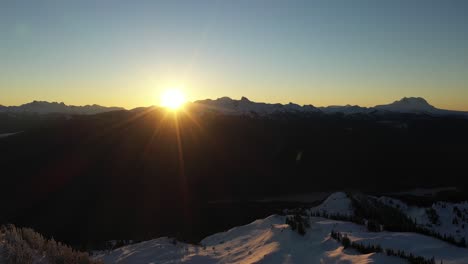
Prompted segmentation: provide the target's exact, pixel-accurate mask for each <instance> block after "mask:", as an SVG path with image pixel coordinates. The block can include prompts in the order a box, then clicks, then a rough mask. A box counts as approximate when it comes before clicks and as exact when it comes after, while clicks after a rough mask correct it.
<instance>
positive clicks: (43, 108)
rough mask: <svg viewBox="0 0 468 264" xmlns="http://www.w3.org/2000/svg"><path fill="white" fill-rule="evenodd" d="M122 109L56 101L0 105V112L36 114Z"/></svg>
mask: <svg viewBox="0 0 468 264" xmlns="http://www.w3.org/2000/svg"><path fill="white" fill-rule="evenodd" d="M116 110H124V108H121V107H104V106H100V105H96V104H94V105H85V106H74V105H66V104H64V103H57V102H52V103H49V102H45V101H33V102H31V103H27V104H23V105H20V106H9V107H5V106H0V112H9V113H37V114H52V113H53V114H73V115H92V114H99V113H104V112H110V111H116Z"/></svg>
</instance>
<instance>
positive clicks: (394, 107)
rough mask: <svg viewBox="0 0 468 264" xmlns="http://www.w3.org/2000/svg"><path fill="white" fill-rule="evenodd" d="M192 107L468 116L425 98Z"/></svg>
mask: <svg viewBox="0 0 468 264" xmlns="http://www.w3.org/2000/svg"><path fill="white" fill-rule="evenodd" d="M193 104H195V105H198V106H202V107H203V108H204V110H205V111H211V112H219V113H223V114H234V115H252V114H255V115H261V116H262V115H270V114H275V113H296V114H300V113H325V114H336V113H342V114H345V115H354V114H386V113H399V114H429V115H464V116H468V112H462V111H452V110H444V109H438V108H436V107H434V106H432V105H430V104H429V103H428V102H427V101H426V100H425V99H424V98H421V97H404V98H402V99H401V100H397V101H395V102H393V103H390V104H386V105H376V106H374V107H361V106H358V105H344V106H339V105H333V106H326V107H315V106H313V105H303V106H300V105H298V104H294V103H289V104H284V105H283V104H268V103H257V102H252V101H250V100H249V99H247V98H246V97H242V98H241V99H240V100H235V99H231V98H229V97H221V98H218V99H216V100H211V99H206V100H199V101H195V102H194V103H193Z"/></svg>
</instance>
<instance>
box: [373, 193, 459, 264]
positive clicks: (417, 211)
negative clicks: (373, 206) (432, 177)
mask: <svg viewBox="0 0 468 264" xmlns="http://www.w3.org/2000/svg"><path fill="white" fill-rule="evenodd" d="M379 201H381V202H383V203H384V204H386V205H389V206H392V207H395V208H397V209H400V211H401V212H403V213H404V214H406V215H407V216H409V217H410V218H412V219H415V220H416V223H417V224H418V225H420V226H422V227H425V228H427V229H429V230H432V231H435V232H437V233H439V234H441V235H444V234H445V235H450V236H453V237H454V238H455V239H456V240H457V241H459V240H460V239H461V238H465V240H466V241H468V202H462V203H448V202H437V203H434V204H432V206H431V207H417V206H408V205H407V204H405V203H404V202H402V201H400V200H398V199H394V198H390V197H385V196H383V197H380V198H379ZM455 207H456V208H458V211H459V212H460V213H459V214H460V215H458V213H457V210H456V209H454V208H455ZM428 208H432V209H434V210H435V212H436V213H437V215H438V216H439V223H436V224H434V223H431V221H430V220H429V218H428V216H427V213H426V210H427V209H428ZM454 219H456V221H455V222H454ZM467 263H468V262H467Z"/></svg>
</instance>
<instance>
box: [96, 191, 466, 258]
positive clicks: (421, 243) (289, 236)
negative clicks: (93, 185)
mask: <svg viewBox="0 0 468 264" xmlns="http://www.w3.org/2000/svg"><path fill="white" fill-rule="evenodd" d="M314 210H315V211H316V210H321V211H327V210H331V211H327V212H333V211H341V212H344V213H351V211H350V210H351V201H350V200H349V199H348V198H347V197H346V195H345V194H343V193H336V194H333V195H331V196H330V197H329V198H328V199H327V200H326V201H325V202H324V203H323V204H322V205H320V206H319V207H316V208H313V209H312V211H314ZM285 221H286V216H278V215H273V216H270V217H268V218H266V219H261V220H256V221H254V222H253V223H251V224H248V225H245V226H240V227H235V228H233V229H231V230H229V231H227V232H223V233H218V234H215V235H212V236H209V237H207V238H205V239H204V240H202V241H201V245H189V244H185V243H181V242H176V241H174V240H172V239H169V238H159V239H154V240H151V241H146V242H142V243H138V244H134V245H129V246H125V247H122V248H119V249H116V250H114V251H111V252H107V253H100V254H98V255H97V256H96V258H97V259H101V260H103V261H104V262H105V263H161V264H164V263H408V262H407V261H406V260H404V259H401V258H397V257H389V256H387V255H385V254H382V253H371V254H359V253H358V252H356V251H355V250H353V249H344V248H343V246H342V245H341V244H340V243H339V242H337V241H336V240H334V239H332V238H331V237H330V232H331V231H332V230H334V231H338V232H341V233H342V234H347V235H348V237H349V238H350V239H351V241H355V242H359V243H362V244H366V245H367V244H372V245H377V244H379V245H381V246H382V247H383V248H386V249H394V250H404V251H406V252H408V253H412V254H414V255H417V256H423V257H425V258H431V257H434V258H435V260H436V263H439V262H440V260H443V263H468V249H466V248H459V247H456V246H453V245H451V244H448V243H446V242H444V241H440V240H438V239H436V238H432V237H428V236H424V235H420V234H415V233H399V232H378V233H375V232H369V231H367V228H366V227H365V226H361V225H357V224H354V223H350V222H345V221H337V220H330V219H326V218H322V217H311V218H310V220H309V221H310V228H307V232H306V234H305V235H304V236H301V235H299V234H298V233H297V232H296V231H292V230H291V227H290V226H289V225H287V224H285Z"/></svg>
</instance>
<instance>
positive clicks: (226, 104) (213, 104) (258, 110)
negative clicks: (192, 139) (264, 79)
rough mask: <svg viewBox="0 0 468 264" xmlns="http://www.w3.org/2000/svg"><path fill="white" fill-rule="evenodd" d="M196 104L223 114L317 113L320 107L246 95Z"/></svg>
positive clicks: (202, 101)
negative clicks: (252, 98) (254, 99)
mask: <svg viewBox="0 0 468 264" xmlns="http://www.w3.org/2000/svg"><path fill="white" fill-rule="evenodd" d="M194 104H195V105H199V106H203V107H204V110H208V111H213V112H219V113H223V114H240V115H249V114H258V115H269V114H274V113H317V112H320V110H319V109H317V108H315V107H314V106H312V105H304V106H300V105H297V104H294V103H289V104H286V105H283V104H267V103H256V102H252V101H250V100H249V99H247V98H246V97H242V98H241V99H240V100H234V99H231V98H229V97H221V98H218V99H216V100H211V99H207V100H201V101H195V102H194Z"/></svg>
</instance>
